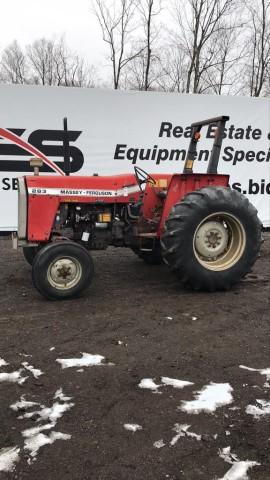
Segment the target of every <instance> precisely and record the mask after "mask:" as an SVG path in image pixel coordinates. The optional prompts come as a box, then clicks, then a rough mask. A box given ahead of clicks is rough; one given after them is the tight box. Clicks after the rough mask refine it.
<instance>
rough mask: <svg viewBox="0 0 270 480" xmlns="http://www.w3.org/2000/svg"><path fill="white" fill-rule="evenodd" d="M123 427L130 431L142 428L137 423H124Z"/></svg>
mask: <svg viewBox="0 0 270 480" xmlns="http://www.w3.org/2000/svg"><path fill="white" fill-rule="evenodd" d="M124 428H125V429H126V430H129V431H130V432H133V433H134V432H137V430H142V426H141V425H138V424H137V423H125V424H124Z"/></svg>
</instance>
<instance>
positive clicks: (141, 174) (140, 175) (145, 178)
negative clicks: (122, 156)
mask: <svg viewBox="0 0 270 480" xmlns="http://www.w3.org/2000/svg"><path fill="white" fill-rule="evenodd" d="M134 171H135V176H136V180H137V183H138V185H139V187H140V189H141V191H143V190H142V188H141V186H142V185H143V184H144V183H152V185H155V184H156V181H155V179H154V178H153V177H151V175H149V173H147V172H146V171H145V170H143V169H142V168H140V167H134Z"/></svg>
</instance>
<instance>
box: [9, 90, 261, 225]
mask: <svg viewBox="0 0 270 480" xmlns="http://www.w3.org/2000/svg"><path fill="white" fill-rule="evenodd" d="M0 100H1V109H0V128H2V129H5V131H8V132H11V133H12V134H13V136H14V137H15V136H16V138H18V139H21V140H22V142H21V143H20V145H22V144H25V142H27V143H28V144H30V145H31V146H32V147H33V148H32V150H33V149H36V150H39V151H41V152H42V153H43V154H44V155H46V157H47V158H48V159H49V161H51V162H54V163H56V165H57V167H56V169H58V170H59V167H60V168H61V169H63V145H62V139H63V123H62V120H63V117H67V118H68V128H69V139H70V147H71V148H70V153H71V164H72V174H73V175H92V174H93V173H98V174H99V175H102V174H117V173H127V172H132V171H133V168H134V166H135V165H138V166H140V167H142V168H143V169H144V170H147V171H148V172H149V173H153V172H157V173H159V172H168V173H173V172H177V173H180V172H182V170H183V165H184V161H185V158H186V152H187V149H188V145H189V140H190V124H191V123H192V122H194V121H199V120H203V119H206V118H210V117H217V116H220V115H229V116H230V120H229V122H227V131H226V138H225V139H224V142H223V147H222V152H221V157H220V163H219V169H218V170H219V173H227V174H230V176H231V179H230V184H231V186H232V187H233V188H235V189H237V190H239V191H241V192H243V193H244V194H245V195H247V196H248V198H249V200H250V201H251V202H252V203H253V204H254V205H255V206H256V208H257V209H258V211H259V217H260V218H261V220H262V222H263V224H264V226H268V227H269V226H270V100H269V99H254V98H246V97H225V96H209V95H183V94H177V93H154V92H123V91H111V90H98V89H81V88H64V87H41V86H19V85H0ZM212 137H213V129H212V128H211V127H209V128H208V127H204V128H203V130H202V139H201V141H200V142H199V145H198V157H197V160H196V162H195V164H194V171H195V172H196V171H197V172H206V169H207V160H208V159H209V157H210V151H211V148H212V144H213V138H212ZM30 150H31V148H30ZM30 150H29V149H28V151H27V150H25V149H24V150H23V149H22V146H19V141H18V142H17V144H16V142H14V141H12V140H7V139H6V138H3V137H2V138H0V231H1V230H6V231H12V230H15V229H16V228H17V191H16V189H17V182H16V178H17V177H18V176H21V175H26V174H32V171H31V169H30V166H29V158H30V157H31V156H32V155H31V153H30ZM49 168H50V167H47V172H52V170H50V169H49ZM51 174H54V175H57V174H58V173H51Z"/></svg>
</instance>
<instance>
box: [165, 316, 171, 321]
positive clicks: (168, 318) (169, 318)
mask: <svg viewBox="0 0 270 480" xmlns="http://www.w3.org/2000/svg"><path fill="white" fill-rule="evenodd" d="M165 318H167V320H173V317H165Z"/></svg>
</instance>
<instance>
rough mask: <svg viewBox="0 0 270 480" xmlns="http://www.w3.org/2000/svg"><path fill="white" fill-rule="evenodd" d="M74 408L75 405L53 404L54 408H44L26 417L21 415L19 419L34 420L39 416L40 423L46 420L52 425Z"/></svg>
mask: <svg viewBox="0 0 270 480" xmlns="http://www.w3.org/2000/svg"><path fill="white" fill-rule="evenodd" d="M73 406H74V403H59V402H55V403H53V405H52V407H43V408H41V409H40V410H35V411H34V412H28V413H25V414H24V415H21V416H20V417H19V418H20V419H22V418H32V417H35V416H36V415H38V417H39V421H40V420H45V421H47V420H48V421H49V422H51V423H56V422H57V420H59V418H61V417H62V415H63V414H64V413H65V412H67V411H68V410H70V409H71V408H72V407H73Z"/></svg>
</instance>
